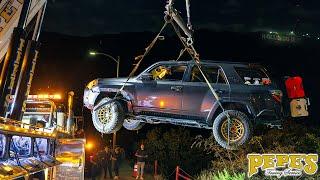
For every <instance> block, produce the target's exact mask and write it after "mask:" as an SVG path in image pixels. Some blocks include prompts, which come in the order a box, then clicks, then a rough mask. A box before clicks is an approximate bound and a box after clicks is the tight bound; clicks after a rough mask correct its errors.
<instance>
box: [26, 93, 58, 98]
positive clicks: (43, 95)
mask: <svg viewBox="0 0 320 180" xmlns="http://www.w3.org/2000/svg"><path fill="white" fill-rule="evenodd" d="M28 99H61V95H60V94H54V95H49V94H38V95H29V96H28Z"/></svg>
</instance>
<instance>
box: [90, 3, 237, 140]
mask: <svg viewBox="0 0 320 180" xmlns="http://www.w3.org/2000/svg"><path fill="white" fill-rule="evenodd" d="M187 1H188V0H187ZM171 3H172V2H171ZM186 5H187V11H188V28H189V30H192V27H191V22H190V12H189V9H188V8H189V6H190V4H189V2H186ZM169 8H172V7H169ZM170 12H172V11H169V10H168V11H166V12H165V14H166V15H165V17H164V20H165V23H164V25H163V26H162V28H161V29H160V31H159V33H158V34H157V35H156V37H155V38H154V39H153V40H152V41H151V43H150V44H149V46H147V48H145V52H144V54H143V55H141V56H138V59H139V61H138V63H137V64H136V65H135V67H134V68H133V69H132V71H131V72H130V74H129V76H128V78H127V80H126V81H125V82H124V83H123V85H122V86H121V88H120V89H119V91H117V93H116V95H115V96H114V99H115V98H117V96H118V95H119V93H121V91H122V90H123V89H124V87H125V85H126V84H127V83H128V81H129V80H130V78H131V77H132V76H133V75H134V73H135V72H136V71H137V69H138V67H139V66H140V64H141V62H142V60H143V59H144V58H145V56H146V55H148V54H149V52H150V50H151V49H152V48H153V47H154V45H155V44H156V42H157V40H158V39H159V37H160V36H161V33H162V31H163V30H164V29H165V27H166V26H167V25H168V24H171V25H172V27H173V29H174V31H175V33H176V34H177V36H178V38H179V40H180V41H181V43H182V45H183V47H184V49H182V50H181V51H180V54H179V56H178V58H177V59H176V61H177V60H179V59H180V57H181V56H182V55H183V54H184V53H185V51H187V52H188V54H189V55H190V56H191V57H192V59H193V60H194V62H195V64H196V66H197V68H198V69H199V71H200V73H201V75H202V76H203V78H204V80H205V82H206V84H207V85H208V87H209V89H210V91H211V93H212V95H213V96H214V98H215V99H216V102H217V103H218V105H219V107H220V108H221V109H222V112H223V113H224V114H225V115H226V117H227V120H228V142H227V143H228V145H229V140H230V123H231V118H230V116H229V114H228V113H226V112H225V109H224V108H223V106H222V104H221V102H220V97H219V95H218V94H217V93H216V91H215V90H214V88H213V87H212V85H211V83H210V82H209V80H208V78H207V77H206V75H205V74H204V72H203V71H202V69H201V64H200V57H199V54H198V53H197V51H196V49H195V48H194V46H193V40H192V35H190V34H187V36H188V38H185V37H183V36H182V35H181V33H180V30H179V28H178V27H177V26H179V27H180V28H181V24H180V25H179V24H178V23H179V22H174V20H173V16H172V15H171V14H170ZM173 12H175V13H176V10H175V9H174V11H173ZM174 15H175V16H177V14H174ZM177 24H178V25H177ZM183 30H184V32H185V33H186V30H185V29H183ZM229 90H230V89H229ZM101 106H103V105H101ZM98 108H99V107H98ZM98 108H95V109H98Z"/></svg>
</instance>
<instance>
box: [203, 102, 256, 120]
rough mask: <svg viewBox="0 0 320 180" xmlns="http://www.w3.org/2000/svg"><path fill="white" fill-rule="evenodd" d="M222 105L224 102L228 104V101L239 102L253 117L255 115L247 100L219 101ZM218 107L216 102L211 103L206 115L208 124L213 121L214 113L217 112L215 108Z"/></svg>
mask: <svg viewBox="0 0 320 180" xmlns="http://www.w3.org/2000/svg"><path fill="white" fill-rule="evenodd" d="M220 102H221V104H222V106H223V105H224V104H228V103H234V104H241V105H243V106H245V107H246V108H247V110H248V112H249V114H251V115H253V116H254V117H255V116H256V113H255V111H254V110H253V109H252V107H251V106H250V104H249V103H248V102H243V101H221V100H220ZM219 108H220V106H219V104H218V102H217V101H216V102H214V104H213V105H212V108H211V110H210V112H209V113H208V115H207V119H206V122H207V124H208V125H210V126H211V124H212V123H213V121H214V119H212V118H213V117H214V115H215V113H216V112H217V110H218V109H219Z"/></svg>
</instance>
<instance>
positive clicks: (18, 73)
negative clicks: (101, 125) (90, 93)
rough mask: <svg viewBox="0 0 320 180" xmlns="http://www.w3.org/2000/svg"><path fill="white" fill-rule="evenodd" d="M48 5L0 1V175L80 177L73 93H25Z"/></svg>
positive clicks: (36, 1)
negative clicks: (65, 100)
mask: <svg viewBox="0 0 320 180" xmlns="http://www.w3.org/2000/svg"><path fill="white" fill-rule="evenodd" d="M46 4H47V0H2V1H0V68H1V69H0V70H1V76H0V94H1V95H0V179H33V178H38V179H63V178H64V179H66V178H73V179H84V144H85V140H84V139H76V138H74V132H75V131H76V129H77V127H76V125H75V124H76V123H75V122H76V121H77V118H75V117H74V115H73V111H72V104H73V98H72V97H73V95H74V94H73V93H72V92H70V93H68V96H67V97H68V98H67V99H68V101H67V105H64V104H66V103H65V102H64V101H63V98H62V96H61V95H58V94H53V95H49V94H39V95H29V92H30V87H31V84H32V79H33V74H34V70H35V67H36V63H37V60H38V57H39V47H40V43H39V42H38V38H39V35H40V30H41V25H42V21H43V17H44V14H45V9H46ZM80 119H81V118H80Z"/></svg>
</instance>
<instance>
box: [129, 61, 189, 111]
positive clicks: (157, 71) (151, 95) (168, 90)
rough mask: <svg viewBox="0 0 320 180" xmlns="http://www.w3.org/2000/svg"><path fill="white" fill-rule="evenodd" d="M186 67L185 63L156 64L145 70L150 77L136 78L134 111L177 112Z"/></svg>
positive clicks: (179, 105)
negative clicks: (145, 78)
mask: <svg viewBox="0 0 320 180" xmlns="http://www.w3.org/2000/svg"><path fill="white" fill-rule="evenodd" d="M186 69H187V65H185V64H158V65H156V66H155V67H153V68H151V69H150V70H149V71H147V72H145V73H149V74H150V79H149V80H143V79H141V78H138V79H137V84H136V98H137V107H135V108H134V110H135V112H137V113H139V112H149V113H150V112H157V113H160V114H158V115H161V114H167V113H169V114H179V112H180V111H181V103H182V92H183V84H182V80H183V78H184V74H185V71H186Z"/></svg>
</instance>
